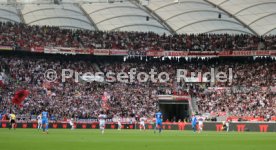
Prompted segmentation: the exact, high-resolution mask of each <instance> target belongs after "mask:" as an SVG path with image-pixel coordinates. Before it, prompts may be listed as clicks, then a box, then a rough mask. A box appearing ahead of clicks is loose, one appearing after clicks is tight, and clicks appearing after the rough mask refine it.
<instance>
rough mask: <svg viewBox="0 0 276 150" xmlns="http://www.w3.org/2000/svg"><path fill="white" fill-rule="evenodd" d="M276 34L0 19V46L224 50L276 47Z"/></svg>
mask: <svg viewBox="0 0 276 150" xmlns="http://www.w3.org/2000/svg"><path fill="white" fill-rule="evenodd" d="M275 43H276V36H273V35H271V36H263V37H258V36H253V35H243V34H240V35H229V34H198V35H194V34H191V35H187V34H177V35H165V34H164V35H158V34H156V33H153V32H148V33H144V32H104V31H92V30H71V29H62V28H59V27H50V26H30V25H26V24H22V23H19V24H15V23H9V22H7V23H4V22H0V46H13V47H14V48H17V49H31V48H34V47H45V46H49V47H53V46H54V47H58V46H61V47H81V48H83V47H84V48H92V49H125V50H129V51H131V52H134V53H136V52H144V51H147V50H175V51H194V50H196V51H211V50H212V51H222V50H275V49H276V44H275Z"/></svg>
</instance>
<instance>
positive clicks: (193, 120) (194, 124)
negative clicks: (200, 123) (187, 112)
mask: <svg viewBox="0 0 276 150" xmlns="http://www.w3.org/2000/svg"><path fill="white" fill-rule="evenodd" d="M196 125H197V118H196V116H195V115H193V116H192V128H193V130H194V132H196Z"/></svg>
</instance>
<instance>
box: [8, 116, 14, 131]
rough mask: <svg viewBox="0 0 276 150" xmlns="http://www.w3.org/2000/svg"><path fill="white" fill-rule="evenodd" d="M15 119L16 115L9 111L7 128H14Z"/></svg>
mask: <svg viewBox="0 0 276 150" xmlns="http://www.w3.org/2000/svg"><path fill="white" fill-rule="evenodd" d="M15 120H16V116H15V114H13V113H11V114H10V128H9V129H11V128H12V129H13V130H14V129H15V123H16V122H15Z"/></svg>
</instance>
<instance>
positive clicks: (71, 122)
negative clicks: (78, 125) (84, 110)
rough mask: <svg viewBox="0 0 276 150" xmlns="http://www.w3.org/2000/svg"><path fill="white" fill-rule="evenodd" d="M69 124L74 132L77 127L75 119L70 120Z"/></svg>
mask: <svg viewBox="0 0 276 150" xmlns="http://www.w3.org/2000/svg"><path fill="white" fill-rule="evenodd" d="M69 124H70V126H71V130H74V129H75V127H74V119H73V118H71V119H70V121H69Z"/></svg>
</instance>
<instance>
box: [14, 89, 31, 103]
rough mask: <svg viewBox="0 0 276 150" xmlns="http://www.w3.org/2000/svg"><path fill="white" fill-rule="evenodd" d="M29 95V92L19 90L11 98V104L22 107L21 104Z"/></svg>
mask: <svg viewBox="0 0 276 150" xmlns="http://www.w3.org/2000/svg"><path fill="white" fill-rule="evenodd" d="M29 94H30V92H29V91H28V90H20V91H17V92H15V95H14V97H13V98H12V103H13V104H16V105H18V106H19V107H22V106H23V105H22V104H21V103H22V102H23V101H24V100H25V99H26V98H27V97H28V96H29Z"/></svg>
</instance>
